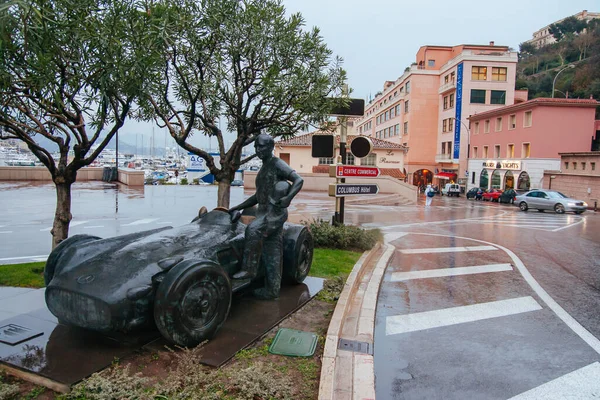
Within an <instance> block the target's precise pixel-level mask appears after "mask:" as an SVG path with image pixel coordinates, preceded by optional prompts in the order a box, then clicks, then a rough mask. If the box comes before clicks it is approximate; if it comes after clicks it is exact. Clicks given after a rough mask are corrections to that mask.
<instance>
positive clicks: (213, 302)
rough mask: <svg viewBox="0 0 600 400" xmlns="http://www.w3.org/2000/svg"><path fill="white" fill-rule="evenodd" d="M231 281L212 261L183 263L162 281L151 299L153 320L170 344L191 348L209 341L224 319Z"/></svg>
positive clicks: (225, 317)
mask: <svg viewBox="0 0 600 400" xmlns="http://www.w3.org/2000/svg"><path fill="white" fill-rule="evenodd" d="M230 306H231V282H230V281H229V277H228V276H227V273H226V272H225V271H224V270H223V268H221V267H220V266H219V265H217V264H216V263H214V262H211V261H195V260H185V261H182V262H180V263H179V264H177V265H176V266H175V267H173V268H172V269H171V270H170V271H169V272H168V273H167V275H166V276H165V278H164V280H163V281H162V282H161V284H160V286H159V287H158V291H157V293H156V298H155V300H154V321H155V323H156V326H157V327H158V330H159V331H160V333H161V334H162V335H163V336H164V337H165V338H166V339H167V340H169V341H171V342H172V343H175V344H178V345H180V346H185V347H193V346H197V345H198V344H200V343H201V342H202V341H204V340H207V339H210V338H211V337H213V336H214V334H215V333H216V332H217V331H218V330H219V328H220V327H221V325H223V323H224V322H225V320H226V319H227V315H228V314H229V307H230Z"/></svg>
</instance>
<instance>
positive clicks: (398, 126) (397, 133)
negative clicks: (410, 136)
mask: <svg viewBox="0 0 600 400" xmlns="http://www.w3.org/2000/svg"><path fill="white" fill-rule="evenodd" d="M399 134H400V124H396V132H395V133H394V136H398V135H399Z"/></svg>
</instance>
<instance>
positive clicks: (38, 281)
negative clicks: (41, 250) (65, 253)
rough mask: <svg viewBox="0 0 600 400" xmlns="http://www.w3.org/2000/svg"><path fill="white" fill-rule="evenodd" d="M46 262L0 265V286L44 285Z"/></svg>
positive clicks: (32, 286) (40, 286) (38, 286)
mask: <svg viewBox="0 0 600 400" xmlns="http://www.w3.org/2000/svg"><path fill="white" fill-rule="evenodd" d="M45 265H46V262H44V261H42V262H34V263H26V264H8V265H0V286H18V287H30V288H42V287H44V266H45Z"/></svg>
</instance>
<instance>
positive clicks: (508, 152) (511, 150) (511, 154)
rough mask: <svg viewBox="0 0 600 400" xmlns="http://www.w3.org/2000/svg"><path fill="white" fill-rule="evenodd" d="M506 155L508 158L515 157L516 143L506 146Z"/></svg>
mask: <svg viewBox="0 0 600 400" xmlns="http://www.w3.org/2000/svg"><path fill="white" fill-rule="evenodd" d="M506 157H507V158H515V145H514V144H509V145H508V146H506Z"/></svg>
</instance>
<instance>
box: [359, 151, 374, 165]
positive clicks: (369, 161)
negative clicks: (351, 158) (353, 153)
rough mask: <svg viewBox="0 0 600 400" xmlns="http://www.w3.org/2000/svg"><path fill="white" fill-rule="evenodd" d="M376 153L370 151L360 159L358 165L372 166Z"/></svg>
mask: <svg viewBox="0 0 600 400" xmlns="http://www.w3.org/2000/svg"><path fill="white" fill-rule="evenodd" d="M376 157H377V155H376V154H375V153H371V154H369V155H368V156H366V157H364V158H361V159H360V165H368V166H371V167H374V166H375V165H376V161H377V158H376Z"/></svg>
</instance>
